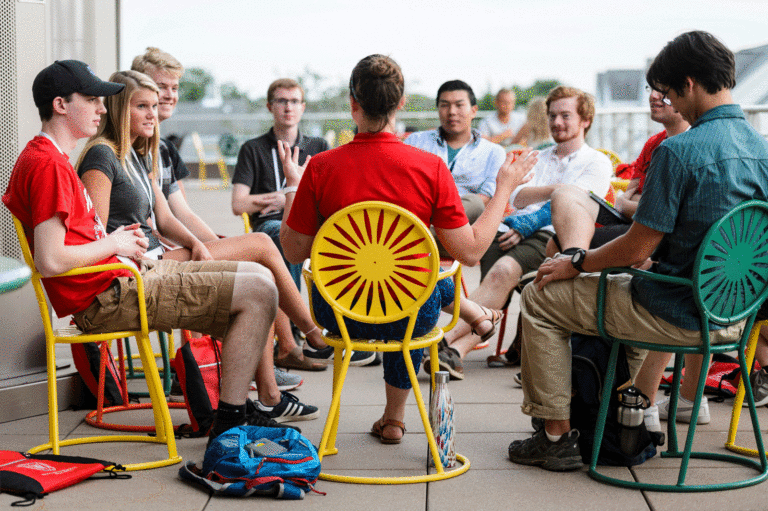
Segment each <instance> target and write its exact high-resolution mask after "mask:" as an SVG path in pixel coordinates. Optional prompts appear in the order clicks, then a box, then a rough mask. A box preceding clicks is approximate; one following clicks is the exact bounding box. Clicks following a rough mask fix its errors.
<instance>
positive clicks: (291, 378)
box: [275, 367, 304, 390]
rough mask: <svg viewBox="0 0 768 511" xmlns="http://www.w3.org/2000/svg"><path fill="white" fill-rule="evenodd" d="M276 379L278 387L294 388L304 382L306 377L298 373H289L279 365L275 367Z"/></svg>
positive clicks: (283, 388) (281, 388) (282, 388)
mask: <svg viewBox="0 0 768 511" xmlns="http://www.w3.org/2000/svg"><path fill="white" fill-rule="evenodd" d="M275 381H276V382H277V388H278V389H280V390H293V389H295V388H296V387H299V386H300V385H301V384H302V383H304V378H302V377H301V376H299V375H298V374H294V373H289V372H286V371H283V370H282V369H280V368H279V367H275Z"/></svg>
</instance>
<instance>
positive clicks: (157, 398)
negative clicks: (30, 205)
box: [13, 217, 181, 470]
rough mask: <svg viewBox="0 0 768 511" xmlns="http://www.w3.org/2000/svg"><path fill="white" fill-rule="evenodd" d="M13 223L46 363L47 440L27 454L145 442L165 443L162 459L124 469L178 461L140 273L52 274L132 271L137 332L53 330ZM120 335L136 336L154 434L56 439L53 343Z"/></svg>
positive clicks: (26, 246)
mask: <svg viewBox="0 0 768 511" xmlns="http://www.w3.org/2000/svg"><path fill="white" fill-rule="evenodd" d="M13 223H14V226H15V227H16V234H17V236H18V238H19V244H20V245H21V251H22V254H23V255H24V261H25V262H26V263H27V266H29V267H30V269H31V270H32V285H33V287H34V289H35V295H36V297H37V303H38V306H39V307H40V319H41V320H42V322H43V329H44V331H45V353H46V363H47V366H48V442H47V443H45V444H42V445H38V446H36V447H34V448H32V449H30V450H29V452H30V453H32V454H34V453H38V452H41V451H45V450H49V449H50V450H51V451H52V452H53V454H59V453H60V449H61V447H66V446H70V445H79V444H92V443H101V442H149V443H158V444H165V446H166V449H167V451H168V456H167V457H166V458H163V459H160V460H157V461H150V462H143V463H133V464H124V465H125V467H126V469H127V470H145V469H149V468H158V467H164V466H168V465H173V464H176V463H179V462H180V461H181V456H179V455H178V453H177V451H176V439H175V437H174V434H173V425H172V424H171V414H170V412H169V410H168V404H167V402H166V400H165V394H164V393H163V388H162V385H161V383H160V375H159V374H158V371H157V365H156V363H155V356H154V353H153V351H152V346H151V344H150V342H149V331H148V329H147V316H146V309H145V304H144V284H143V281H142V279H141V275H140V274H139V272H138V271H137V270H136V268H134V267H132V266H129V265H127V264H123V263H114V264H103V265H97V266H87V267H82V268H74V269H72V270H70V271H68V272H65V273H62V274H60V275H56V276H55V277H50V278H57V277H65V276H71V275H83V274H86V273H97V272H101V271H109V270H117V269H125V270H129V271H130V272H132V273H133V275H134V277H135V278H136V282H137V284H138V296H139V312H140V314H141V330H138V331H124V332H111V333H104V334H90V335H85V334H83V333H81V332H80V331H79V330H77V329H76V328H75V327H66V328H62V329H59V330H55V331H54V330H53V327H52V325H51V318H50V315H49V312H48V304H47V302H46V299H45V293H44V292H43V286H42V283H41V279H42V275H40V273H39V272H38V271H37V269H36V268H35V261H34V259H33V258H32V253H31V252H30V250H29V243H28V242H27V237H26V234H25V233H24V228H23V226H22V225H21V222H19V220H18V219H17V218H16V217H14V218H13ZM123 337H136V340H137V343H138V347H139V353H140V355H141V361H142V365H143V367H144V370H145V374H146V379H147V386H148V387H149V394H150V398H151V400H152V410H153V412H154V420H155V430H156V436H154V437H151V436H147V435H107V436H89V437H77V438H71V439H68V440H60V439H59V408H58V402H57V401H58V400H57V391H56V344H59V343H63V344H73V343H82V342H102V341H111V340H113V339H119V338H123Z"/></svg>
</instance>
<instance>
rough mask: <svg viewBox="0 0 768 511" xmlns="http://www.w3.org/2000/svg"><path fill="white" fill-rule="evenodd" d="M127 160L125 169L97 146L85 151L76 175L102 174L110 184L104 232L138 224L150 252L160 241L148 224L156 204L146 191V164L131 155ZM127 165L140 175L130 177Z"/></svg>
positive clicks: (110, 154)
mask: <svg viewBox="0 0 768 511" xmlns="http://www.w3.org/2000/svg"><path fill="white" fill-rule="evenodd" d="M126 160H130V161H126V163H125V167H124V166H123V165H120V162H119V161H118V159H117V155H115V153H114V152H113V151H112V149H110V148H109V147H108V146H106V145H102V144H99V145H96V146H93V147H92V148H91V149H89V150H88V152H87V153H86V155H85V156H84V157H83V161H82V162H80V166H79V167H78V169H77V173H78V175H79V176H80V177H82V176H83V173H85V172H86V171H88V170H98V171H99V172H102V173H104V175H105V176H107V178H108V179H109V180H110V182H111V183H112V191H111V193H110V196H109V218H108V219H107V225H106V227H107V232H112V231H114V230H115V229H117V228H118V227H120V226H121V225H131V224H135V223H138V224H141V230H142V231H144V235H145V236H146V237H147V240H148V241H149V248H148V250H152V249H154V248H157V247H158V246H159V245H160V241H159V240H158V239H157V237H155V235H154V234H153V233H152V229H151V228H150V227H149V223H148V222H149V218H150V216H151V215H152V208H153V207H154V205H155V201H154V196H153V195H152V191H151V188H149V193H147V191H146V190H147V188H146V186H145V184H147V183H149V177H148V176H147V165H146V164H145V162H144V159H143V158H140V157H139V158H135V157H134V156H133V155H131V154H129V155H128V157H127V158H126ZM130 164H132V165H133V168H134V169H136V171H137V174H141V175H133V174H132V175H130V176H129V175H128V172H130ZM140 180H142V181H140ZM102 221H103V219H102Z"/></svg>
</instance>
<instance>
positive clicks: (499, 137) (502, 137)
mask: <svg viewBox="0 0 768 511" xmlns="http://www.w3.org/2000/svg"><path fill="white" fill-rule="evenodd" d="M514 136H515V134H514V133H512V130H506V131H505V132H503V133H499V134H498V135H483V138H484V139H486V140H490V141H491V142H493V143H494V144H501V143H502V142H504V141H505V140H506V139H508V138H512V137H514Z"/></svg>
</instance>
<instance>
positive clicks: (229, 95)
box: [219, 82, 248, 99]
mask: <svg viewBox="0 0 768 511" xmlns="http://www.w3.org/2000/svg"><path fill="white" fill-rule="evenodd" d="M219 92H220V93H221V98H222V99H248V95H247V94H246V93H245V92H243V91H241V90H240V89H239V88H238V87H237V85H235V84H234V83H233V82H224V83H222V84H221V85H220V86H219Z"/></svg>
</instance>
